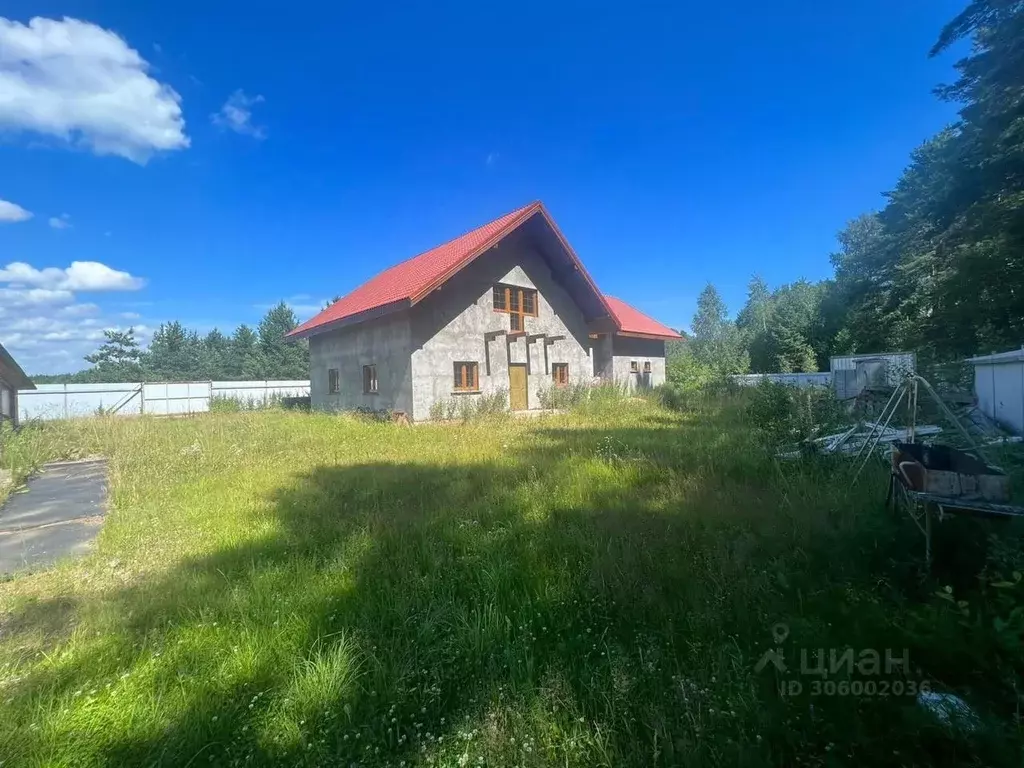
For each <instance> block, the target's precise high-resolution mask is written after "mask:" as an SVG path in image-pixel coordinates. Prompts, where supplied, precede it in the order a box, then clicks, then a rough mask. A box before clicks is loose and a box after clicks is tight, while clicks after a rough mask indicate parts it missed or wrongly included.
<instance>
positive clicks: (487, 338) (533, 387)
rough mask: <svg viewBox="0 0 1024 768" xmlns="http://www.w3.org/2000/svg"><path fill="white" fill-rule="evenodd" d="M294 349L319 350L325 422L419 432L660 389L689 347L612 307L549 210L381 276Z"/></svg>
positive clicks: (309, 326) (303, 329)
mask: <svg viewBox="0 0 1024 768" xmlns="http://www.w3.org/2000/svg"><path fill="white" fill-rule="evenodd" d="M291 336H293V337H298V338H308V339H309V359H310V395H311V400H312V405H313V407H314V408H317V409H321V410H354V409H369V410H392V411H400V412H403V413H405V414H407V415H408V416H409V417H410V418H412V419H414V420H425V419H428V418H429V417H430V414H431V407H432V406H434V404H436V403H441V402H448V401H450V400H451V398H462V397H466V398H476V397H480V396H482V395H489V394H494V393H498V392H500V393H502V396H504V397H507V398H508V405H509V407H510V408H511V409H513V410H526V409H535V408H539V407H540V393H541V392H542V391H543V390H544V389H545V388H547V387H563V386H569V385H571V384H576V383H580V382H583V383H587V384H589V383H592V382H594V381H595V378H596V379H603V380H607V381H615V382H618V383H620V384H623V385H625V386H628V387H631V388H641V387H652V386H656V385H658V384H661V383H663V382H664V381H665V341H666V340H667V339H678V338H680V336H679V334H678V333H676V332H675V331H673V330H672V329H670V328H667V327H665V326H664V325H662V324H661V323H659V322H657V321H656V320H653V319H651V318H650V317H648V316H647V315H645V314H643V313H642V312H639V311H638V310H636V309H634V308H633V307H631V306H629V305H628V304H626V303H625V302H623V301H620V300H619V299H615V298H612V297H610V296H605V295H604V294H602V293H601V292H600V291H599V290H598V288H597V285H595V283H594V281H593V279H592V278H591V277H590V275H589V274H587V270H586V268H584V266H583V264H582V262H581V261H580V259H579V257H578V256H577V255H576V253H575V252H574V251H573V249H572V247H571V246H570V245H569V243H568V242H567V241H566V239H565V238H564V237H563V236H562V233H561V232H559V230H558V227H556V226H555V223H554V221H553V220H552V219H551V217H550V216H549V215H548V212H547V211H546V210H545V208H544V206H543V205H541V204H540V203H533V204H532V205H528V206H526V207H525V208H521V209H519V210H517V211H513V212H512V213H509V214H507V215H505V216H502V217H501V218H499V219H496V220H495V221H492V222H490V223H489V224H485V225H484V226H482V227H480V228H478V229H474V230H473V231H472V232H468V233H467V234H464V235H462V236H461V237H457V238H456V239H454V240H451V241H450V242H447V243H444V244H443V245H439V246H437V247H436V248H432V249H431V250H429V251H425V252H424V253H421V254H420V255H418V256H415V257H413V258H411V259H409V260H408V261H404V262H402V263H401V264H398V265H396V266H393V267H391V268H390V269H387V270H385V271H384V272H381V273H380V274H379V275H377V276H376V277H374V278H372V279H371V280H370V281H368V282H367V283H364V284H363V285H361V286H359V287H358V288H356V289H355V290H354V291H352V292H351V293H349V294H348V295H347V296H344V297H343V298H341V299H339V300H338V301H336V302H334V303H333V304H331V305H330V306H329V307H328V308H327V309H325V310H324V311H323V312H321V313H320V314H318V315H317V316H316V317H313V318H312V319H310V320H308V321H307V322H305V323H303V324H302V325H300V326H299V327H298V328H296V329H295V330H294V331H293V332H292V334H291Z"/></svg>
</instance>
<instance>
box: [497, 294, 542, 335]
mask: <svg viewBox="0 0 1024 768" xmlns="http://www.w3.org/2000/svg"><path fill="white" fill-rule="evenodd" d="M493 303H494V311H495V312H507V313H508V314H509V316H510V317H509V330H512V331H525V330H526V324H525V322H524V321H523V318H524V317H526V316H530V317H537V291H536V290H535V289H533V288H518V287H515V286H511V285H496V286H494V291H493Z"/></svg>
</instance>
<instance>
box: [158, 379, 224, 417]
mask: <svg viewBox="0 0 1024 768" xmlns="http://www.w3.org/2000/svg"><path fill="white" fill-rule="evenodd" d="M142 390H143V395H144V396H145V402H146V406H145V407H146V413H151V414H154V415H156V416H170V415H177V414H182V413H203V412H204V411H208V410H210V382H208V381H187V382H165V383H159V384H144V385H143V388H142Z"/></svg>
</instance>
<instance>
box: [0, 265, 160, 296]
mask: <svg viewBox="0 0 1024 768" xmlns="http://www.w3.org/2000/svg"><path fill="white" fill-rule="evenodd" d="M0 283H8V284H10V285H12V286H15V287H32V288H39V289H44V290H50V291H137V290H138V289H140V288H142V287H143V286H144V285H145V284H146V281H145V280H143V279H142V278H140V277H134V276H133V275H130V274H129V273H127V272H122V271H121V270H119V269H111V268H110V267H108V266H107V265H106V264H101V263H100V262H98V261H73V262H71V266H70V267H68V268H67V269H60V268H59V267H46V268H45V269H36V268H35V267H33V266H32V265H31V264H26V263H24V262H22V261H14V262H11V263H10V264H8V265H7V266H6V267H4V268H2V269H0Z"/></svg>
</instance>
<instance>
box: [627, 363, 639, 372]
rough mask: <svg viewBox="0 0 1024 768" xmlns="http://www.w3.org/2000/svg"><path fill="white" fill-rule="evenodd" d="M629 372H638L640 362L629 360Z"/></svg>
mask: <svg viewBox="0 0 1024 768" xmlns="http://www.w3.org/2000/svg"><path fill="white" fill-rule="evenodd" d="M629 372H630V373H640V364H639V363H638V362H637V361H636V360H630V361H629Z"/></svg>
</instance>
